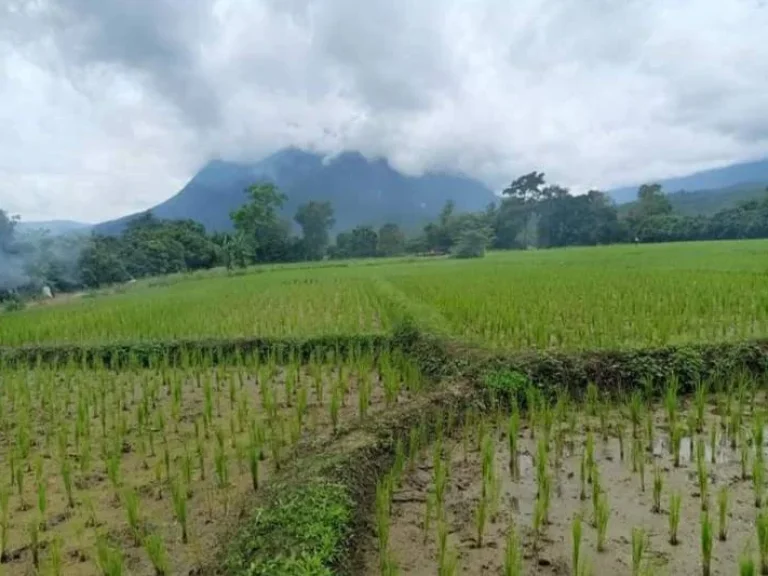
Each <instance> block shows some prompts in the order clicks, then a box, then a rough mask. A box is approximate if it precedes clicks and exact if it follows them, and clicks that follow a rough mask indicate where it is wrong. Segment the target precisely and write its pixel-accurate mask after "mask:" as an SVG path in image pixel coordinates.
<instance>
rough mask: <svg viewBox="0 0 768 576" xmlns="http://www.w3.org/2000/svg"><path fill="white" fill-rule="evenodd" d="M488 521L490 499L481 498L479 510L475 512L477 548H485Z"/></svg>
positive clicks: (478, 505) (478, 503)
mask: <svg viewBox="0 0 768 576" xmlns="http://www.w3.org/2000/svg"><path fill="white" fill-rule="evenodd" d="M487 520H488V498H487V497H486V496H484V495H483V496H481V497H480V499H479V500H478V502H477V509H476V510H475V528H476V534H477V538H476V542H477V547H478V548H482V547H483V536H484V535H485V527H486V522H487Z"/></svg>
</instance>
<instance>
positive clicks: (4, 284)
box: [0, 251, 30, 292]
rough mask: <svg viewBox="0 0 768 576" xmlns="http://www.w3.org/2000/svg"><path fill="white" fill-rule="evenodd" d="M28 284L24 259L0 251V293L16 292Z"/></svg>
mask: <svg viewBox="0 0 768 576" xmlns="http://www.w3.org/2000/svg"><path fill="white" fill-rule="evenodd" d="M29 283H30V278H29V276H28V275H27V273H26V272H25V260H24V258H23V257H20V256H18V255H12V254H6V253H4V252H2V251H0V292H4V291H9V290H16V289H18V288H21V287H22V286H26V285H28V284H29Z"/></svg>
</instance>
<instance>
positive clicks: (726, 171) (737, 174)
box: [609, 159, 768, 204]
mask: <svg viewBox="0 0 768 576" xmlns="http://www.w3.org/2000/svg"><path fill="white" fill-rule="evenodd" d="M649 182H650V181H649ZM655 182H658V183H659V184H661V185H662V186H663V188H664V191H665V192H667V194H671V193H674V192H680V191H684V190H685V191H695V192H696V193H697V194H700V193H702V192H704V191H706V190H720V191H722V192H723V193H726V194H728V193H729V192H728V190H731V191H735V190H736V189H744V188H748V187H757V188H759V187H760V186H762V187H763V189H764V188H765V186H766V185H768V159H765V160H759V161H757V162H744V163H741V164H732V165H730V166H725V167H723V168H714V169H712V170H704V171H702V172H696V173H694V174H691V175H689V176H682V177H679V178H668V179H666V180H655ZM638 187H639V185H638V186H631V187H626V188H619V189H616V190H612V191H611V192H609V194H610V195H611V197H612V198H613V199H614V200H615V201H616V202H617V203H618V204H624V203H625V202H632V201H633V200H634V199H635V198H637V189H638ZM705 196H706V195H705Z"/></svg>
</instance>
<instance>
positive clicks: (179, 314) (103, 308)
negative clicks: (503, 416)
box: [0, 241, 768, 350]
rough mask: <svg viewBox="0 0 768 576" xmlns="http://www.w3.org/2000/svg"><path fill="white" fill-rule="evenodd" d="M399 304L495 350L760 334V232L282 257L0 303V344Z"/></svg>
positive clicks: (238, 330) (208, 334)
mask: <svg viewBox="0 0 768 576" xmlns="http://www.w3.org/2000/svg"><path fill="white" fill-rule="evenodd" d="M404 313H412V315H414V316H415V317H416V319H417V321H420V322H422V323H423V324H424V325H425V326H427V327H428V328H429V329H430V330H434V331H438V332H441V333H444V334H448V335H451V336H453V337H457V338H460V339H463V340H468V341H471V342H473V343H476V344H478V345H481V346H486V347H493V348H500V349H513V350H514V349H521V348H522V349H530V348H535V349H547V348H558V349H566V350H573V349H595V348H603V349H605V348H626V347H647V346H660V345H665V344H679V343H687V342H708V341H738V340H745V339H750V338H756V337H760V336H764V335H766V334H768V242H764V241H749V242H746V241H745V242H711V243H690V244H670V245H653V246H637V247H636V246H611V247H600V248H573V249H571V248H569V249H564V250H550V251H538V252H536V251H533V252H506V253H496V254H491V255H489V256H488V257H487V258H485V259H482V260H475V261H457V260H449V259H434V260H433V259H428V258H422V259H413V260H412V261H402V260H399V261H394V262H393V263H392V264H390V265H386V264H382V265H378V266H365V265H361V264H357V265H355V264H352V265H349V266H338V267H329V266H318V267H316V268H312V267H309V268H301V269H294V268H283V269H274V270H269V271H267V272H263V271H260V270H256V271H255V272H254V273H250V274H246V275H238V276H235V277H231V278H228V277H226V276H218V277H211V278H205V277H203V278H197V277H195V278H194V279H190V280H189V281H177V282H175V283H173V284H170V285H167V286H162V285H159V286H155V287H146V286H142V287H141V288H137V289H135V290H132V289H126V290H125V293H122V294H117V295H114V296H109V297H83V298H79V299H77V300H74V301H72V302H71V303H68V304H66V305H61V306H46V307H39V308H34V309H30V310H27V311H25V312H23V313H16V314H5V315H3V316H2V322H0V343H1V344H2V345H3V346H20V345H32V344H62V343H74V344H104V343H110V342H136V341H144V342H146V341H163V340H174V339H183V340H194V339H204V338H219V339H225V338H237V337H240V338H242V337H255V336H263V337H310V336H318V335H328V334H353V333H377V332H378V333H385V332H387V331H388V330H389V329H391V327H392V326H393V324H394V323H396V322H397V321H398V319H400V318H401V317H402V314H404Z"/></svg>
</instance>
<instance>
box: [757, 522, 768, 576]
mask: <svg viewBox="0 0 768 576" xmlns="http://www.w3.org/2000/svg"><path fill="white" fill-rule="evenodd" d="M755 527H756V528H757V549H758V552H759V553H760V574H768V514H767V513H765V512H760V513H759V514H758V515H757V518H756V520H755Z"/></svg>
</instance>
